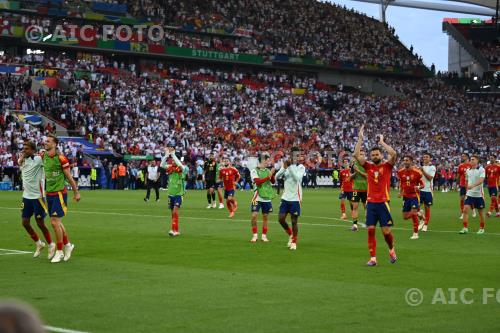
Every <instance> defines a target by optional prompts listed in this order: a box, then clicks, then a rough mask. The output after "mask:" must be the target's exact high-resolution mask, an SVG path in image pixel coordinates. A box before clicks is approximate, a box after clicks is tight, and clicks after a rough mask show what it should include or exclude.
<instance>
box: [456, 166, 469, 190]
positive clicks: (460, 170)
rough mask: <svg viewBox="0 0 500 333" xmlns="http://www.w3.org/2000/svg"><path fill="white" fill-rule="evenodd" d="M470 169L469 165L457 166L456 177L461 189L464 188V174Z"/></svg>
mask: <svg viewBox="0 0 500 333" xmlns="http://www.w3.org/2000/svg"><path fill="white" fill-rule="evenodd" d="M470 168H471V165H470V163H461V164H460V165H459V166H458V171H457V172H458V176H459V177H460V185H459V186H461V187H465V172H466V171H467V170H468V169H470Z"/></svg>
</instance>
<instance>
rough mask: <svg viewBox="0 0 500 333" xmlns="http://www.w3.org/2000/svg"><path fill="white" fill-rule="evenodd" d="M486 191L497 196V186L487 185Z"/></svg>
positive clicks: (491, 195) (492, 195)
mask: <svg viewBox="0 0 500 333" xmlns="http://www.w3.org/2000/svg"><path fill="white" fill-rule="evenodd" d="M488 192H489V193H490V197H496V196H498V186H493V187H488Z"/></svg>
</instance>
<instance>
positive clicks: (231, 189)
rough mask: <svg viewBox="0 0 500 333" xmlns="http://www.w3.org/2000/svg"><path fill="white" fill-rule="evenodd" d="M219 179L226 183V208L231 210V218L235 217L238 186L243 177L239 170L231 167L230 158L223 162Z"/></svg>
mask: <svg viewBox="0 0 500 333" xmlns="http://www.w3.org/2000/svg"><path fill="white" fill-rule="evenodd" d="M218 177H219V178H220V179H222V181H223V182H224V199H226V207H227V210H229V217H233V216H234V213H235V212H236V210H237V209H238V202H237V201H236V199H235V198H234V193H235V190H236V184H237V183H238V181H239V180H240V178H241V176H240V173H239V172H238V170H237V169H236V168H235V167H233V166H232V165H231V161H229V159H228V158H225V159H223V160H222V168H221V169H220V170H219V175H218Z"/></svg>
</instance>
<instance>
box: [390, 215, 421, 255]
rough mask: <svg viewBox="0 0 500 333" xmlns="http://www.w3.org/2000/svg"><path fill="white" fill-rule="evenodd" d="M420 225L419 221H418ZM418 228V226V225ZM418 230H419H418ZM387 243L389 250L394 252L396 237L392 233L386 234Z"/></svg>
mask: <svg viewBox="0 0 500 333" xmlns="http://www.w3.org/2000/svg"><path fill="white" fill-rule="evenodd" d="M417 223H418V219H417ZM417 227H418V225H417ZM417 230H418V229H417ZM384 238H385V242H386V243H387V246H389V250H392V249H393V248H394V236H393V235H392V232H390V233H388V234H384Z"/></svg>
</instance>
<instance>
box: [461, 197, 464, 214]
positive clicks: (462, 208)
mask: <svg viewBox="0 0 500 333" xmlns="http://www.w3.org/2000/svg"><path fill="white" fill-rule="evenodd" d="M460 211H461V212H462V214H463V213H464V199H460Z"/></svg>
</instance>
